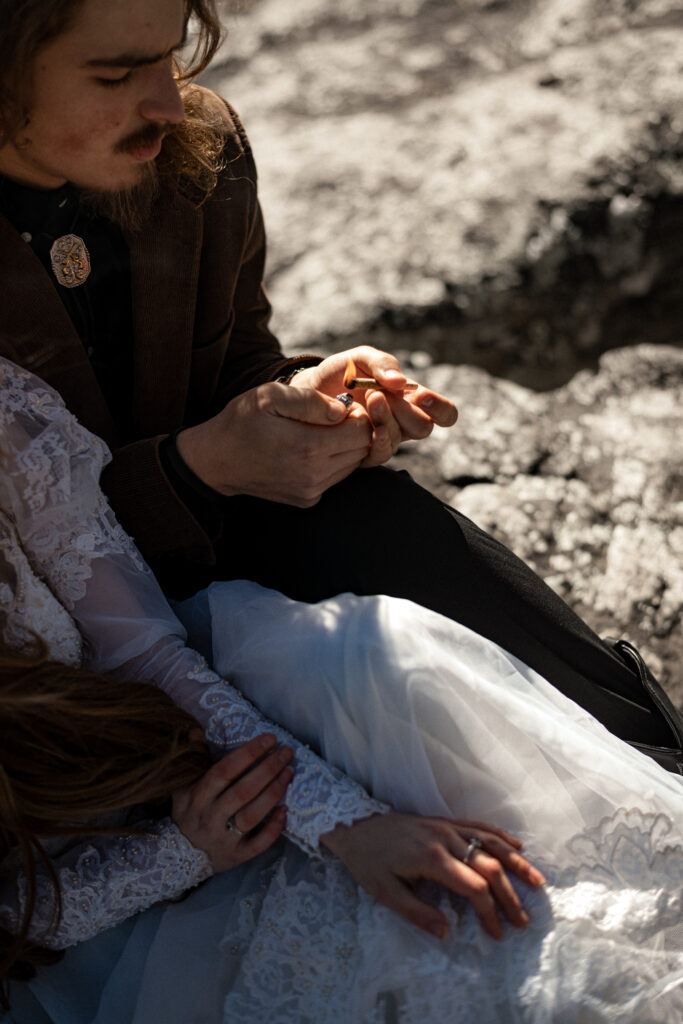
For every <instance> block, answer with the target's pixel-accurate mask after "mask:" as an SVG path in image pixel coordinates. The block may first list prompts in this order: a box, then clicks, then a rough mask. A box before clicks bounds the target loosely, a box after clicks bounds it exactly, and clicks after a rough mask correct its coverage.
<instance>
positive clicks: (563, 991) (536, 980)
mask: <svg viewBox="0 0 683 1024" xmlns="http://www.w3.org/2000/svg"><path fill="white" fill-rule="evenodd" d="M671 826H672V822H671V821H670V820H668V819H667V818H666V817H665V816H664V815H661V814H647V813H643V812H642V811H638V810H631V811H625V810H623V811H619V812H617V813H615V814H614V815H612V816H610V817H609V818H606V819H605V820H604V821H603V822H601V823H600V825H599V826H597V827H596V828H594V829H589V830H587V831H585V832H582V833H581V834H580V835H577V836H576V837H575V839H574V840H573V841H572V842H570V843H569V844H568V847H567V851H566V852H567V861H568V862H567V864H566V865H565V866H564V867H563V868H561V869H558V868H557V866H553V865H550V864H549V865H543V866H544V868H545V870H546V872H547V875H548V886H547V889H546V890H545V891H542V890H535V891H532V890H529V889H526V888H525V887H524V886H521V885H516V889H517V891H518V893H519V894H520V896H521V897H522V899H523V901H524V904H525V906H526V908H527V910H528V912H529V915H530V918H531V924H530V925H529V927H528V928H527V929H526V930H525V931H524V932H519V931H517V930H515V929H513V928H511V927H507V929H506V936H505V939H504V940H503V942H502V943H495V942H493V941H492V940H490V939H488V938H486V937H485V936H483V934H482V932H481V927H480V925H479V923H478V920H477V918H476V915H475V914H474V912H473V911H472V908H471V907H470V906H469V905H468V904H466V903H465V902H464V901H462V900H460V899H459V898H457V897H455V898H453V897H451V899H450V900H449V899H447V898H446V897H445V896H444V895H443V893H439V891H438V890H437V889H436V887H433V888H432V889H431V892H430V893H429V895H430V896H431V898H432V899H433V900H434V901H435V902H437V901H438V902H439V903H440V906H441V909H442V910H443V911H444V912H445V913H446V915H447V916H448V918H449V920H450V923H451V931H450V935H449V937H448V939H447V940H446V941H445V942H444V943H439V942H437V941H435V940H433V939H431V938H430V937H428V936H424V935H422V934H421V933H418V932H416V931H415V930H411V929H410V928H409V926H407V925H405V924H403V922H401V921H400V920H399V919H398V918H396V917H395V916H394V915H392V913H391V911H389V910H387V909H386V908H383V907H381V906H379V905H378V904H376V903H374V901H373V900H372V899H371V898H370V897H369V896H366V894H364V893H363V892H359V891H358V890H357V889H356V887H355V885H354V884H353V881H352V879H351V878H350V877H349V876H348V875H347V874H346V872H345V871H344V870H343V868H342V867H341V866H340V865H338V864H335V863H329V862H325V863H320V864H318V865H315V866H312V868H311V871H310V872H309V873H308V875H307V877H306V878H305V880H302V881H299V882H297V883H295V884H292V882H291V880H290V879H288V877H287V874H288V871H287V865H286V864H285V863H283V862H280V863H278V864H277V865H275V866H273V868H272V869H271V871H270V873H269V874H268V875H264V876H263V879H262V883H261V887H260V889H259V891H257V892H255V893H254V894H252V895H250V896H249V897H247V898H246V899H243V900H242V901H241V904H240V907H239V911H238V917H237V920H238V922H239V924H238V927H237V929H236V931H235V930H234V929H233V931H231V933H230V936H229V937H228V936H227V935H226V940H225V955H226V956H227V957H228V958H229V961H230V963H231V974H232V976H233V978H235V979H236V980H235V983H234V984H233V986H232V988H231V991H230V993H229V995H228V998H227V1000H226V1003H225V1012H224V1017H223V1020H224V1021H225V1022H227V1021H229V1020H240V1021H242V1022H244V1024H249V1022H256V1021H263V1020H266V1019H267V1020H268V1021H269V1022H271V1024H289V1022H290V1021H292V1020H297V1021H300V1022H311V1024H312V1022H316V1024H317V1022H335V1024H342V1022H346V1021H350V1020H353V1021H357V1022H359V1024H361V1022H362V1024H421V1022H425V1021H439V1022H441V1021H448V1022H449V1024H451V1022H453V1024H458V1022H463V1024H465V1022H467V1024H469V1022H471V1019H472V1014H473V1013H475V1015H476V1019H477V1022H478V1024H500V1022H501V1021H505V1022H508V1021H509V1022H513V1021H519V1022H529V1024H531V1022H533V1024H545V1022H550V1021H552V1022H567V1024H569V1022H572V1021H578V1020H581V1021H589V1022H591V1024H597V1022H604V1024H607V1022H610V1024H614V1022H619V1024H627V1022H628V1024H632V1022H633V1021H636V1020H637V1021H638V1022H639V1024H679V1022H680V1020H681V1019H683V975H682V974H681V970H680V967H681V960H680V942H679V943H678V948H677V951H676V952H674V951H673V950H671V951H667V948H666V943H665V942H662V943H661V944H660V948H657V947H654V948H653V947H649V948H647V947H646V948H644V947H643V938H644V937H646V936H647V935H648V934H650V933H651V932H652V930H653V929H654V928H655V927H656V929H657V931H658V932H660V933H665V932H666V929H667V928H668V927H670V928H671V929H676V928H678V930H679V931H680V930H681V929H682V928H683V897H682V887H681V880H682V875H683V847H681V846H680V845H678V844H677V845H676V846H675V847H672V846H671V844H670V842H669V841H668V838H667V837H668V834H669V832H670V830H671ZM664 996H666V998H664ZM475 1008H476V1010H475Z"/></svg>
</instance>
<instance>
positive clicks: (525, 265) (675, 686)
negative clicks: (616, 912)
mask: <svg viewBox="0 0 683 1024" xmlns="http://www.w3.org/2000/svg"><path fill="white" fill-rule="evenodd" d="M226 22H227V24H228V27H229V35H228V38H227V40H226V42H225V43H224V45H223V47H222V49H221V51H220V53H219V54H218V56H217V58H216V59H215V61H214V63H213V65H212V67H211V68H210V69H209V71H208V72H207V73H206V74H205V76H204V79H203V81H204V83H205V84H207V85H209V86H211V87H212V88H215V89H216V90H217V91H218V92H220V93H221V94H222V95H224V96H225V97H226V98H228V99H229V100H230V102H231V103H232V104H233V105H234V106H235V107H236V108H237V110H238V111H239V113H240V115H241V116H242V119H243V121H244V123H245V126H246V129H247V132H248V134H249V137H250V139H251V142H252V145H253V147H254V150H255V154H256V158H257V164H258V167H259V173H260V188H261V201H262V204H263V207H264V211H265V215H266V222H267V225H268V234H269V241H270V256H269V265H268V287H269V290H270V293H271V297H272V299H273V303H274V307H275V317H274V321H273V326H274V329H275V330H276V332H277V333H278V334H279V336H280V338H281V340H282V342H283V344H284V346H285V348H286V349H287V351H288V352H292V353H294V352H298V351H315V352H323V353H325V352H330V351H334V350H340V349H344V348H347V347H349V346H351V345H354V344H357V343H366V342H367V343H370V344H374V345H377V346H378V347H381V348H386V349H388V350H390V351H393V352H396V353H397V354H399V355H400V356H401V358H402V359H403V360H404V361H405V364H406V365H407V366H408V367H410V368H412V372H413V373H415V374H417V375H419V377H420V379H421V380H423V381H425V382H426V383H428V384H430V385H431V386H433V387H436V388H438V389H439V390H441V391H443V392H444V393H446V394H448V395H449V396H451V397H453V398H454V399H455V400H456V402H457V403H458V405H459V408H460V413H461V415H460V420H459V422H458V425H457V426H456V427H455V428H454V429H453V430H451V431H449V432H446V431H440V430H437V431H435V433H434V435H433V436H432V437H431V438H430V439H429V441H428V442H426V443H422V444H420V445H419V446H415V445H406V446H404V449H402V450H401V451H400V452H399V454H398V455H397V456H396V463H397V465H399V466H405V467H407V468H409V469H410V470H411V472H413V473H414V475H415V476H416V477H418V479H420V481H421V482H422V483H424V484H425V485H426V486H428V487H430V488H431V489H432V490H434V491H436V492H437V493H439V494H441V495H443V496H444V497H445V498H446V499H447V500H448V501H450V502H451V503H452V504H454V505H456V506H457V507H458V508H459V509H461V510H462V511H463V512H465V513H466V514H467V515H469V516H471V517H472V518H473V519H475V520H476V521H477V522H478V523H480V524H481V525H482V526H483V527H485V528H486V529H487V530H490V531H492V532H493V533H495V534H496V535H497V536H499V537H500V538H501V539H502V540H503V541H504V542H505V543H506V544H508V545H509V546H510V547H512V548H513V549H514V550H515V551H517V553H518V554H520V555H521V556H522V557H523V558H524V559H525V560H527V561H528V562H530V563H531V564H532V565H533V566H534V567H535V568H536V569H537V571H538V572H540V573H541V574H542V575H543V576H544V577H545V578H546V579H547V580H548V582H549V583H550V585H551V586H553V587H554V588H555V589H556V590H558V591H559V593H561V594H562V596H563V597H564V598H565V599H566V600H567V601H568V602H569V603H570V604H571V605H572V606H574V607H575V608H577V610H578V611H579V612H580V613H581V614H582V615H583V616H584V618H586V619H587V620H588V621H589V622H590V623H591V624H592V625H593V626H594V628H596V629H597V630H598V631H599V632H600V633H602V634H605V633H607V634H611V635H625V636H627V637H629V638H630V639H631V640H633V641H634V642H635V643H636V644H638V645H639V646H640V647H641V649H642V651H643V653H644V654H645V655H646V656H647V657H648V659H649V660H650V662H651V664H652V667H653V669H654V670H655V671H656V672H658V673H659V674H660V677H661V679H662V681H663V682H664V683H665V685H666V686H667V689H668V690H669V692H670V693H671V694H672V696H673V697H674V699H675V700H676V701H677V703H678V704H679V705H680V706H681V707H683V669H682V664H681V663H682V661H683V630H682V629H681V612H682V609H683V347H682V346H681V342H682V341H683V316H682V314H683V272H682V269H681V268H682V266H683V260H682V257H683V161H682V156H683V86H682V84H681V82H682V81H683V74H682V73H683V3H675V2H672V0H459V2H457V0H250V2H245V3H243V4H242V5H241V7H240V8H239V10H235V8H234V5H232V7H231V12H230V13H229V14H228V15H227V17H226Z"/></svg>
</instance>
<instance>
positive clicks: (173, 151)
mask: <svg viewBox="0 0 683 1024" xmlns="http://www.w3.org/2000/svg"><path fill="white" fill-rule="evenodd" d="M85 2H86V0H0V26H1V28H0V146H2V145H4V144H5V143H6V142H8V141H11V140H12V139H13V138H14V137H15V136H16V134H17V133H18V132H20V131H21V130H22V129H23V128H25V127H26V126H27V125H28V124H29V121H30V110H31V99H32V96H31V93H32V85H33V68H34V65H35V61H36V58H37V56H38V54H39V53H40V51H41V49H42V48H43V47H44V46H45V45H46V44H48V43H49V42H51V41H52V40H53V39H56V38H57V37H58V36H60V35H61V34H62V33H63V32H66V31H67V30H68V29H69V28H70V27H71V25H72V24H73V22H74V20H75V19H76V18H77V17H78V13H79V11H80V9H81V7H82V6H83V4H84V3H85ZM219 2H220V0H185V22H186V24H188V23H189V22H190V19H192V24H191V29H192V30H193V35H194V30H195V29H196V35H194V42H195V46H194V51H193V52H192V53H191V54H190V56H189V58H187V59H181V58H179V57H178V58H176V78H177V80H178V84H179V86H180V88H181V92H182V96H183V101H184V104H185V113H186V116H185V119H184V120H183V121H182V122H181V123H180V124H179V125H176V126H174V127H173V128H172V130H171V131H170V133H169V135H168V136H167V137H166V139H165V141H164V147H163V152H162V155H161V157H159V159H158V160H157V161H155V164H154V168H153V170H156V171H158V173H159V175H160V177H161V178H162V179H164V180H166V181H169V182H170V183H171V184H172V185H173V186H174V187H176V188H178V189H180V190H181V191H183V192H184V193H185V194H187V195H189V197H190V198H192V199H193V200H194V201H196V202H201V201H202V200H203V199H205V198H206V197H207V196H208V195H209V194H210V193H211V191H212V190H213V188H214V187H215V184H216V180H217V175H218V171H219V170H220V167H221V156H222V151H223V145H224V132H223V130H222V127H221V125H220V124H219V123H218V122H217V121H216V117H215V115H213V116H212V115H211V114H209V113H208V112H207V110H206V108H205V105H204V104H203V103H202V101H201V94H200V91H199V90H197V89H196V88H193V86H192V83H193V81H194V79H196V77H197V75H199V74H201V72H202V71H204V70H205V69H206V68H207V67H208V65H209V63H210V61H211V59H212V57H213V56H214V54H215V52H216V50H217V49H218V46H219V44H220V41H221V34H222V30H221V24H220V20H219V17H218V10H217V8H218V4H219ZM134 191H135V190H132V192H133V193H134ZM123 212H124V214H125V213H126V211H125V209H124V211H123ZM133 226H134V225H133Z"/></svg>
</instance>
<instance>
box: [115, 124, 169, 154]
mask: <svg viewBox="0 0 683 1024" xmlns="http://www.w3.org/2000/svg"><path fill="white" fill-rule="evenodd" d="M167 131H168V129H167V128H166V127H165V126H164V125H161V124H155V123H154V122H153V121H151V122H150V123H149V124H146V125H145V126H144V128H140V130H139V131H137V132H133V134H132V135H128V136H126V138H125V139H121V141H120V142H118V143H117V144H116V152H117V153H130V152H132V151H133V150H135V149H140V148H141V147H144V146H153V145H154V144H155V143H156V142H160V141H161V139H163V137H164V135H166V134H167Z"/></svg>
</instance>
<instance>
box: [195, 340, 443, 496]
mask: <svg viewBox="0 0 683 1024" xmlns="http://www.w3.org/2000/svg"><path fill="white" fill-rule="evenodd" d="M349 358H353V360H354V362H355V363H356V366H357V368H358V372H359V373H361V374H363V375H364V376H369V377H374V378H375V379H376V380H377V381H378V383H380V384H381V385H382V387H383V388H384V389H386V390H383V391H378V390H374V389H372V390H369V391H365V392H358V393H357V396H356V395H354V398H355V399H356V400H355V401H354V404H353V405H352V407H351V409H350V410H347V409H346V408H345V406H344V405H343V404H342V403H341V402H339V401H337V399H336V398H335V395H337V394H339V393H341V392H343V390H344V371H345V369H346V364H347V361H348V359H349ZM405 383H406V377H405V375H404V374H403V373H402V372H401V369H400V367H399V364H398V361H397V360H396V359H395V357H394V356H392V355H389V354H388V353H386V352H380V351H378V350H377V349H374V348H370V347H369V346H361V347H359V348H355V349H351V350H350V351H348V352H341V353H337V354H335V355H333V356H329V357H328V358H327V359H324V360H323V361H322V362H321V363H320V364H319V365H318V366H314V367H309V368H307V369H305V370H303V371H302V372H301V373H298V374H297V375H296V376H295V377H294V379H293V381H292V384H291V385H283V384H277V383H270V384H262V385H260V386H259V387H256V388H252V389H251V390H250V391H246V392H244V394H242V395H238V396H237V398H234V399H233V400H232V401H231V402H229V403H228V405H227V406H226V407H225V408H224V409H223V410H222V411H221V412H220V413H218V415H217V416H214V417H213V418H212V419H210V420H207V421H206V422H205V423H201V424H198V425H197V426H196V427H190V428H188V429H187V430H184V431H182V433H180V434H179V435H178V440H177V445H178V451H179V453H180V455H181V457H182V458H183V460H184V461H185V462H186V464H187V465H188V466H189V467H190V469H192V470H193V472H194V473H196V474H197V476H198V477H199V478H200V479H201V480H203V481H204V483H206V484H208V485H209V487H212V488H213V489H214V490H216V491H218V492H219V493H221V494H224V495H236V494H249V495H252V496H253V497H257V498H265V499H267V500H269V501H278V502H282V503H284V504H288V505H295V506H298V507H299V508H308V507H311V506H313V505H315V504H316V503H317V502H318V501H319V500H320V498H321V497H322V495H323V494H324V493H325V491H326V490H328V488H330V487H332V486H333V484H335V483H339V481H340V480H343V479H344V478H345V477H347V476H348V475H349V474H350V473H352V472H353V471H354V470H355V469H357V468H358V467H359V466H365V467H368V466H378V465H380V464H382V463H384V462H386V461H387V460H388V459H389V458H390V457H391V456H392V455H393V454H394V452H395V451H396V449H397V448H398V445H399V444H400V442H401V441H403V440H407V439H419V438H424V437H427V436H428V435H429V434H430V433H431V431H432V429H433V427H434V424H439V425H440V426H446V427H447V426H452V424H453V423H455V421H456V419H457V411H456V409H455V406H454V405H453V403H452V402H450V401H449V400H448V399H447V398H444V397H443V396H442V395H439V394H437V393H436V392H434V391H430V390H429V389H428V388H424V387H422V386H419V387H418V388H417V390H415V391H412V392H404V391H403V386H404V385H405Z"/></svg>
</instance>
